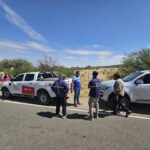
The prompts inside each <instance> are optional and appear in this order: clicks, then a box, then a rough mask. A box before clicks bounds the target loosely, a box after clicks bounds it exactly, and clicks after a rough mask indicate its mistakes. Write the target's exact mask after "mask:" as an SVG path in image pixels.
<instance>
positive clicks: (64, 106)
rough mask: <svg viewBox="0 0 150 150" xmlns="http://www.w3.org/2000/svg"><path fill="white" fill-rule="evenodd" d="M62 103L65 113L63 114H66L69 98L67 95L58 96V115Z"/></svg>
mask: <svg viewBox="0 0 150 150" xmlns="http://www.w3.org/2000/svg"><path fill="white" fill-rule="evenodd" d="M61 105H62V114H63V116H65V115H66V107H67V100H66V98H65V97H56V115H58V114H59V112H60V106H61Z"/></svg>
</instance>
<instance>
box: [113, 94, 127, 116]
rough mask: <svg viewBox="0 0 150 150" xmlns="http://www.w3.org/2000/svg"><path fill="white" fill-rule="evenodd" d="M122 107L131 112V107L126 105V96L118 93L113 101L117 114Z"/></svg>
mask: <svg viewBox="0 0 150 150" xmlns="http://www.w3.org/2000/svg"><path fill="white" fill-rule="evenodd" d="M120 108H122V110H124V111H125V112H126V113H128V112H129V108H127V106H126V101H125V99H124V96H121V95H118V96H115V99H114V101H113V111H114V113H115V114H117V113H118V112H119V109H120Z"/></svg>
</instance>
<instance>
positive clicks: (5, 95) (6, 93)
mask: <svg viewBox="0 0 150 150" xmlns="http://www.w3.org/2000/svg"><path fill="white" fill-rule="evenodd" d="M10 97H12V95H11V94H10V92H9V90H8V89H7V88H2V98H3V99H7V98H10Z"/></svg>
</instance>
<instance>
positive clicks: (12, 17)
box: [0, 0, 46, 42]
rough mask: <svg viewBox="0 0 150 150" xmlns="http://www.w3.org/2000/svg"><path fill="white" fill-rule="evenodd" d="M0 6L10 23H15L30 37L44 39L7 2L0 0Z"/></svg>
mask: <svg viewBox="0 0 150 150" xmlns="http://www.w3.org/2000/svg"><path fill="white" fill-rule="evenodd" d="M0 6H1V7H2V8H3V10H4V11H5V13H6V14H5V18H6V19H7V20H8V21H9V22H11V23H12V24H14V25H16V26H17V27H19V28H20V29H22V30H23V31H24V33H26V34H27V35H28V36H30V37H31V38H32V39H35V40H38V41H42V42H44V41H46V40H45V39H44V37H43V36H42V35H41V34H40V33H38V32H37V31H35V30H34V29H33V28H32V27H31V26H30V25H29V24H28V23H27V22H26V21H25V20H24V19H23V18H22V17H21V16H19V15H18V14H17V13H16V12H15V11H14V10H13V9H11V8H10V7H9V6H8V5H7V4H5V3H4V2H3V1H2V0H0Z"/></svg>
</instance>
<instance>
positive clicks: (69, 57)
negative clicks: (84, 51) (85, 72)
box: [66, 56, 77, 60]
mask: <svg viewBox="0 0 150 150" xmlns="http://www.w3.org/2000/svg"><path fill="white" fill-rule="evenodd" d="M66 58H67V59H71V60H76V59H77V58H76V57H72V56H67V57H66Z"/></svg>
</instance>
